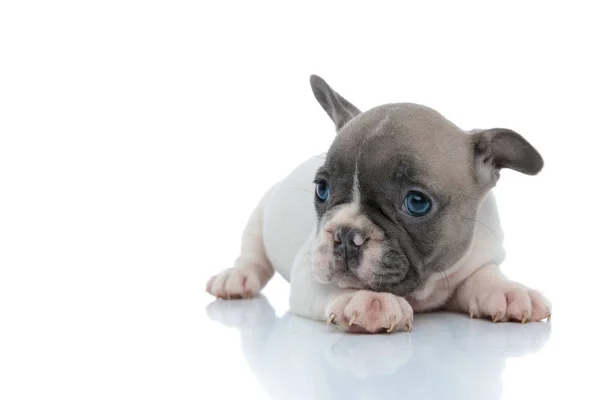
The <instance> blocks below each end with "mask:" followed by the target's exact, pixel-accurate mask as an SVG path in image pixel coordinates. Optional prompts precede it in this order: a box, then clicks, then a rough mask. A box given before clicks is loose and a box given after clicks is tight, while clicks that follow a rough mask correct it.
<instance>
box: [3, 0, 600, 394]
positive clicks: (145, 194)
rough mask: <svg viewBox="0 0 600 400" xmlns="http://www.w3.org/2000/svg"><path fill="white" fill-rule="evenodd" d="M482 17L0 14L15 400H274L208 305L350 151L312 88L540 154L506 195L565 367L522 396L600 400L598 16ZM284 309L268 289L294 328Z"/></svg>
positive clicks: (417, 11) (93, 7) (375, 7)
mask: <svg viewBox="0 0 600 400" xmlns="http://www.w3.org/2000/svg"><path fill="white" fill-rule="evenodd" d="M450 3H451V4H450ZM482 3H483V2H473V3H470V4H461V5H459V4H458V3H457V2H440V3H438V4H433V3H428V4H422V3H421V2H407V3H406V4H403V3H402V2H390V3H379V2H362V3H352V2H337V3H334V2H314V3H313V2H296V3H295V4H293V3H291V2H275V1H273V2H262V1H261V2H259V1H246V2H241V1H240V2H197V1H188V2H183V1H163V2H159V1H123V0H122V1H102V2H99V1H98V2H91V1H87V2H77V1H72V2H67V1H56V2H44V1H38V2H33V1H4V2H2V3H0V398H2V399H21V398H23V399H25V398H27V399H33V398H78V399H79V398H127V399H131V398H178V399H183V398H209V397H207V395H208V394H209V393H213V394H214V393H218V395H214V396H213V397H212V398H230V397H233V396H245V398H249V397H250V398H251V397H252V396H253V395H250V393H259V394H257V397H260V396H261V395H260V393H263V392H261V389H260V388H259V387H258V384H257V383H256V381H255V380H254V378H253V376H252V374H251V373H249V371H248V367H247V366H246V365H245V364H244V363H243V360H242V359H241V358H239V354H238V353H239V349H237V347H239V340H238V338H237V335H236V333H235V332H233V331H227V330H220V329H217V328H216V327H215V326H214V325H212V324H211V323H210V322H208V319H207V317H206V314H205V311H204V307H205V306H206V305H207V304H208V303H210V302H211V299H210V298H209V297H208V296H207V295H206V294H205V293H204V285H205V282H206V280H207V279H208V278H209V277H210V276H211V275H212V274H215V273H217V272H218V271H220V270H222V269H224V268H226V267H228V266H230V265H231V263H232V261H233V260H234V258H235V257H236V255H237V254H236V252H237V249H238V246H239V238H240V233H241V230H242V228H243V225H244V223H245V222H246V218H247V217H248V215H249V212H250V211H251V209H252V208H253V207H254V205H255V202H256V201H257V200H258V198H259V197H260V196H261V195H262V193H263V191H264V190H265V189H266V188H267V187H268V186H269V185H271V184H272V183H274V182H275V181H276V180H277V179H280V178H282V177H283V176H285V175H286V174H287V173H288V172H289V171H290V170H291V169H292V168H293V167H295V166H296V165H297V164H298V163H299V162H301V161H303V160H304V159H305V158H306V157H309V156H312V155H313V154H315V153H317V152H320V151H323V150H326V149H327V147H328V145H329V143H330V141H331V140H332V138H333V134H334V132H333V124H332V123H331V121H330V120H329V119H328V117H327V115H326V114H325V112H324V111H322V109H321V108H320V106H319V105H318V103H317V102H316V101H315V100H314V98H313V95H312V92H311V90H310V86H309V83H308V78H309V75H310V74H312V73H316V74H319V75H321V76H322V77H323V78H325V79H326V80H327V81H328V82H329V83H330V84H331V85H332V86H333V87H334V89H336V90H337V91H339V92H340V93H341V94H342V95H343V96H344V97H346V98H347V99H349V100H350V101H351V102H353V103H354V104H355V105H356V106H358V107H359V108H361V109H368V108H370V107H373V106H375V105H378V104H381V103H385V102H399V101H410V102H417V103H422V104H426V105H428V106H431V107H433V108H436V109H437V110H439V111H440V112H441V113H442V114H444V115H445V116H447V117H448V118H449V119H450V120H452V121H453V122H455V123H456V124H458V125H459V126H461V127H463V128H465V129H471V128H491V127H506V128H510V129H514V130H515V131H517V132H519V133H521V134H522V135H524V136H525V137H526V138H527V139H528V140H530V141H531V142H532V143H533V144H534V145H535V146H536V147H537V148H538V150H539V151H540V152H541V153H542V155H543V156H544V159H545V161H546V168H545V169H544V170H543V172H542V173H541V174H540V175H539V176H537V177H526V176H522V175H519V174H517V173H511V172H505V173H503V177H502V179H501V181H500V183H499V186H498V188H497V196H498V201H499V206H500V211H501V213H502V215H503V216H504V228H505V231H506V236H507V242H506V244H507V249H508V252H509V258H508V261H507V263H506V265H505V267H504V270H505V271H506V273H507V274H509V275H511V277H513V278H514V279H516V280H520V281H522V282H524V283H527V284H529V285H531V286H534V287H536V288H539V289H542V290H543V291H544V292H545V293H546V294H547V295H548V296H549V297H550V299H551V300H552V303H553V308H554V313H553V319H554V324H555V325H554V328H553V333H552V337H551V339H550V343H549V345H548V346H551V345H552V343H561V344H562V346H561V347H560V348H558V347H556V349H557V350H555V351H554V352H553V353H552V356H551V357H547V360H546V361H544V363H545V365H546V366H547V368H548V371H547V373H546V374H545V375H544V376H546V377H547V381H546V382H532V381H527V380H523V381H522V382H527V383H523V385H522V386H521V387H519V386H516V387H515V386H512V388H513V389H512V390H514V392H513V393H514V394H518V393H520V394H534V393H536V390H537V389H536V386H542V387H546V389H547V390H548V388H550V389H552V385H554V389H553V390H552V391H551V392H552V393H558V394H560V393H565V394H567V393H572V391H573V390H581V393H583V392H585V391H586V390H587V389H586V388H587V387H588V385H590V386H589V387H592V386H591V385H593V381H592V379H596V375H595V374H593V373H592V370H591V369H589V368H592V367H589V368H587V367H584V366H583V364H584V363H585V362H591V363H592V365H595V360H594V357H595V356H598V344H597V341H596V338H597V329H598V323H597V322H596V320H597V318H598V315H597V314H598V313H597V310H598V304H600V302H599V301H598V299H597V297H596V296H597V294H598V279H599V277H600V273H599V272H598V271H599V269H600V261H599V260H598V257H597V252H596V251H595V250H596V248H597V246H598V239H599V238H600V235H599V233H598V222H599V218H598V211H597V208H598V207H597V204H598V195H597V193H598V189H597V186H598V176H597V175H598V172H599V167H598V147H597V145H598V135H599V133H600V132H599V130H600V129H599V127H598V118H597V115H598V112H599V109H600V108H599V101H598V93H600V79H599V75H598V74H599V73H598V71H600V62H599V60H598V48H600V46H599V43H598V42H599V39H598V38H600V28H599V25H598V17H599V15H598V12H597V11H596V10H595V8H594V7H592V4H593V2H587V3H583V2H581V3H580V2H563V3H562V4H560V5H557V3H554V2H517V3H515V4H510V2H506V1H505V2H501V3H497V5H496V6H491V5H483V4H482ZM269 291H270V292H269ZM286 291H287V287H286V286H285V285H284V284H283V283H282V282H280V281H277V280H276V281H275V282H274V283H272V284H271V285H270V286H269V287H267V294H268V295H269V293H271V296H272V297H270V298H271V300H272V304H273V305H274V307H276V309H277V310H278V312H285V310H286V309H287V304H285V293H286ZM275 298H276V299H278V300H277V301H273V299H275ZM561 320H562V321H567V322H564V323H562V324H561V322H560V321H561ZM557 321H558V322H557ZM236 349H237V350H236ZM541 354H542V353H541ZM541 356H542V355H540V357H541ZM232 357H238V358H232ZM232 360H233V361H232ZM515 368H517V367H515ZM565 368H566V369H567V370H564V369H565ZM509 373H513V374H515V375H519V374H521V373H523V374H526V373H527V369H526V368H522V369H520V370H519V369H518V368H517V369H512V370H508V369H507V374H509ZM506 379H509V378H506ZM573 380H577V383H573V382H574V381H573ZM569 382H571V383H569ZM505 393H506V392H505ZM263 395H265V396H266V394H264V393H263Z"/></svg>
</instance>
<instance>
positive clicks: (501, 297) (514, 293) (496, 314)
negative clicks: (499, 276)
mask: <svg viewBox="0 0 600 400" xmlns="http://www.w3.org/2000/svg"><path fill="white" fill-rule="evenodd" d="M551 311H552V307H551V305H550V302H549V301H548V299H546V297H544V295H543V294H541V293H540V292H538V291H536V290H533V289H529V288H527V287H514V286H508V287H503V286H499V287H490V288H487V289H482V290H480V291H478V292H476V293H475V294H474V296H473V297H472V298H471V300H470V301H469V315H470V316H471V318H473V317H478V318H490V319H491V320H492V321H493V322H508V321H518V322H521V323H525V322H535V321H541V320H543V319H546V318H548V320H550V313H551Z"/></svg>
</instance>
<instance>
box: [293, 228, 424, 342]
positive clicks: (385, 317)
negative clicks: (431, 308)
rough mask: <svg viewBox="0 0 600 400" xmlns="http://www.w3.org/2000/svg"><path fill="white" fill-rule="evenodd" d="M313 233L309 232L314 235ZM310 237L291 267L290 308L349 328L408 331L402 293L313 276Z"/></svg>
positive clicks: (407, 307) (408, 308) (408, 310)
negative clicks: (344, 284) (340, 284)
mask: <svg viewBox="0 0 600 400" xmlns="http://www.w3.org/2000/svg"><path fill="white" fill-rule="evenodd" d="M314 236H315V235H314V233H313V235H311V238H313V237H314ZM313 245H314V243H313V239H309V241H307V242H306V243H305V245H304V247H303V248H302V249H301V250H300V252H299V254H298V256H297V257H296V261H295V263H294V266H293V269H292V278H291V282H290V283H291V288H290V310H291V312H292V313H294V314H296V315H299V316H302V317H306V318H311V319H316V320H320V321H327V322H328V323H331V324H334V325H336V326H337V327H338V328H340V329H342V330H345V331H349V332H361V333H379V332H393V331H410V330H411V328H412V321H413V310H412V308H411V306H410V304H408V302H407V301H406V300H405V299H404V298H403V297H398V296H395V295H393V294H389V293H378V292H371V291H368V290H356V289H340V288H338V287H336V286H334V285H331V284H322V283H319V282H317V281H316V280H315V278H314V275H313V271H312V266H311V254H310V252H311V249H312V246H313Z"/></svg>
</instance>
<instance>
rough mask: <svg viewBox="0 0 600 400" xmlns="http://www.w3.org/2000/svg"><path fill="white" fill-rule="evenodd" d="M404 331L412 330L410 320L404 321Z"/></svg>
mask: <svg viewBox="0 0 600 400" xmlns="http://www.w3.org/2000/svg"><path fill="white" fill-rule="evenodd" d="M406 331H407V332H410V331H412V322H410V321H408V322H407V323H406Z"/></svg>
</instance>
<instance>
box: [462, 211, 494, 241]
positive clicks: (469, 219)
mask: <svg viewBox="0 0 600 400" xmlns="http://www.w3.org/2000/svg"><path fill="white" fill-rule="evenodd" d="M460 217H461V218H463V219H466V220H468V221H474V222H477V223H479V224H481V225H483V226H485V227H486V228H487V230H488V231H490V232H491V233H492V235H494V236H496V232H494V231H493V230H492V229H491V228H490V227H489V226H487V225H486V224H484V223H483V222H481V221H479V220H477V219H475V218H469V217H465V216H462V215H461V216H460Z"/></svg>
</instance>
